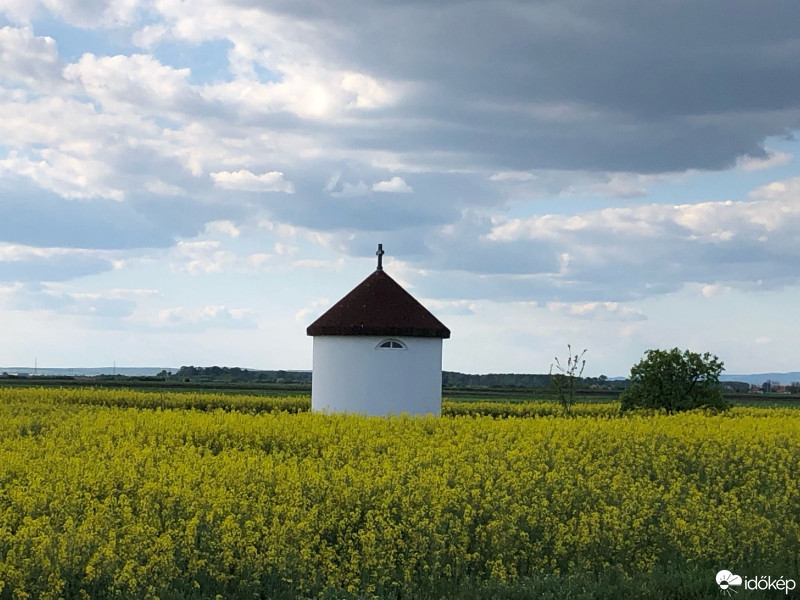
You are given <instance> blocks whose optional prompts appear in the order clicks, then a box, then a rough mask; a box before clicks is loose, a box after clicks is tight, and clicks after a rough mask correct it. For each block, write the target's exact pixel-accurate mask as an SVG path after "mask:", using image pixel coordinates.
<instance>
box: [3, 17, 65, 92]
mask: <svg viewBox="0 0 800 600" xmlns="http://www.w3.org/2000/svg"><path fill="white" fill-rule="evenodd" d="M61 69H62V65H61V61H60V60H59V57H58V47H57V45H56V41H55V40H54V39H53V38H51V37H47V36H36V35H34V33H33V30H32V29H31V28H30V27H23V28H14V27H2V28H0V71H2V73H3V79H5V80H6V81H9V82H21V83H25V84H27V85H29V86H31V87H32V88H34V89H38V90H42V91H44V90H45V89H47V90H48V91H52V89H53V86H58V85H60V84H61V83H63V80H62V77H61Z"/></svg>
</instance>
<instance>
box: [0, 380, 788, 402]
mask: <svg viewBox="0 0 800 600" xmlns="http://www.w3.org/2000/svg"><path fill="white" fill-rule="evenodd" d="M3 387H22V388H27V387H54V388H76V389H84V388H98V389H109V390H142V391H151V392H176V393H189V394H224V395H247V396H268V397H276V396H310V394H311V385H310V384H305V383H225V382H220V381H190V382H174V381H169V382H166V381H160V380H153V379H152V378H142V379H138V378H133V377H120V378H118V379H114V378H111V377H108V378H77V379H76V378H70V377H63V378H56V377H47V378H42V377H36V378H34V377H30V378H17V377H5V378H4V377H0V388H3ZM442 395H443V397H444V398H445V400H448V401H453V402H462V401H468V402H469V401H481V402H483V401H500V402H530V401H545V402H553V401H555V398H554V396H553V393H552V391H551V390H550V389H549V388H548V387H539V388H503V387H500V388H491V387H488V388H487V387H472V388H470V387H463V388H461V387H446V388H444V389H443V391H442ZM725 397H726V398H727V399H728V401H729V402H730V403H731V404H733V405H734V406H754V407H759V406H760V407H800V395H789V394H744V393H731V392H729V393H726V394H725ZM618 398H619V391H612V390H578V392H577V402H578V403H614V402H617V400H618Z"/></svg>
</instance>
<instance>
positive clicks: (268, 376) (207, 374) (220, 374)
mask: <svg viewBox="0 0 800 600" xmlns="http://www.w3.org/2000/svg"><path fill="white" fill-rule="evenodd" d="M156 377H157V378H160V379H163V380H164V381H177V382H222V383H311V371H284V370H278V371H260V370H255V369H242V368H240V367H217V366H214V367H195V366H188V367H187V366H183V367H181V368H180V369H178V370H177V371H176V372H175V373H172V372H170V371H166V370H165V371H161V372H160V373H159V374H158V375H156Z"/></svg>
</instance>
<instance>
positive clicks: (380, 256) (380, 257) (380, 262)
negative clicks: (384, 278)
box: [375, 244, 384, 271]
mask: <svg viewBox="0 0 800 600" xmlns="http://www.w3.org/2000/svg"><path fill="white" fill-rule="evenodd" d="M375 254H376V255H377V256H378V271H383V254H384V253H383V244H378V251H377V252H376V253H375Z"/></svg>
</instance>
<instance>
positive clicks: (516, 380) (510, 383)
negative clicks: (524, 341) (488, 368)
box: [442, 371, 625, 389]
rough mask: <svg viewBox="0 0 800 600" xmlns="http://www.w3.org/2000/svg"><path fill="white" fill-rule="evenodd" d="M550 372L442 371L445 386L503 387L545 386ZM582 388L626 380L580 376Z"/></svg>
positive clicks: (613, 386) (615, 384)
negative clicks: (472, 372)
mask: <svg viewBox="0 0 800 600" xmlns="http://www.w3.org/2000/svg"><path fill="white" fill-rule="evenodd" d="M550 379H551V375H550V374H549V373H536V374H528V373H489V374H487V375H470V374H468V373H457V372H455V371H442V385H444V386H445V387H502V388H545V387H549V386H550ZM576 379H577V382H578V385H579V386H580V387H582V388H591V387H592V386H595V387H597V388H600V389H619V388H623V387H625V381H622V380H620V381H610V380H609V379H608V378H607V377H606V376H605V375H600V377H578V378H576Z"/></svg>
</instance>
